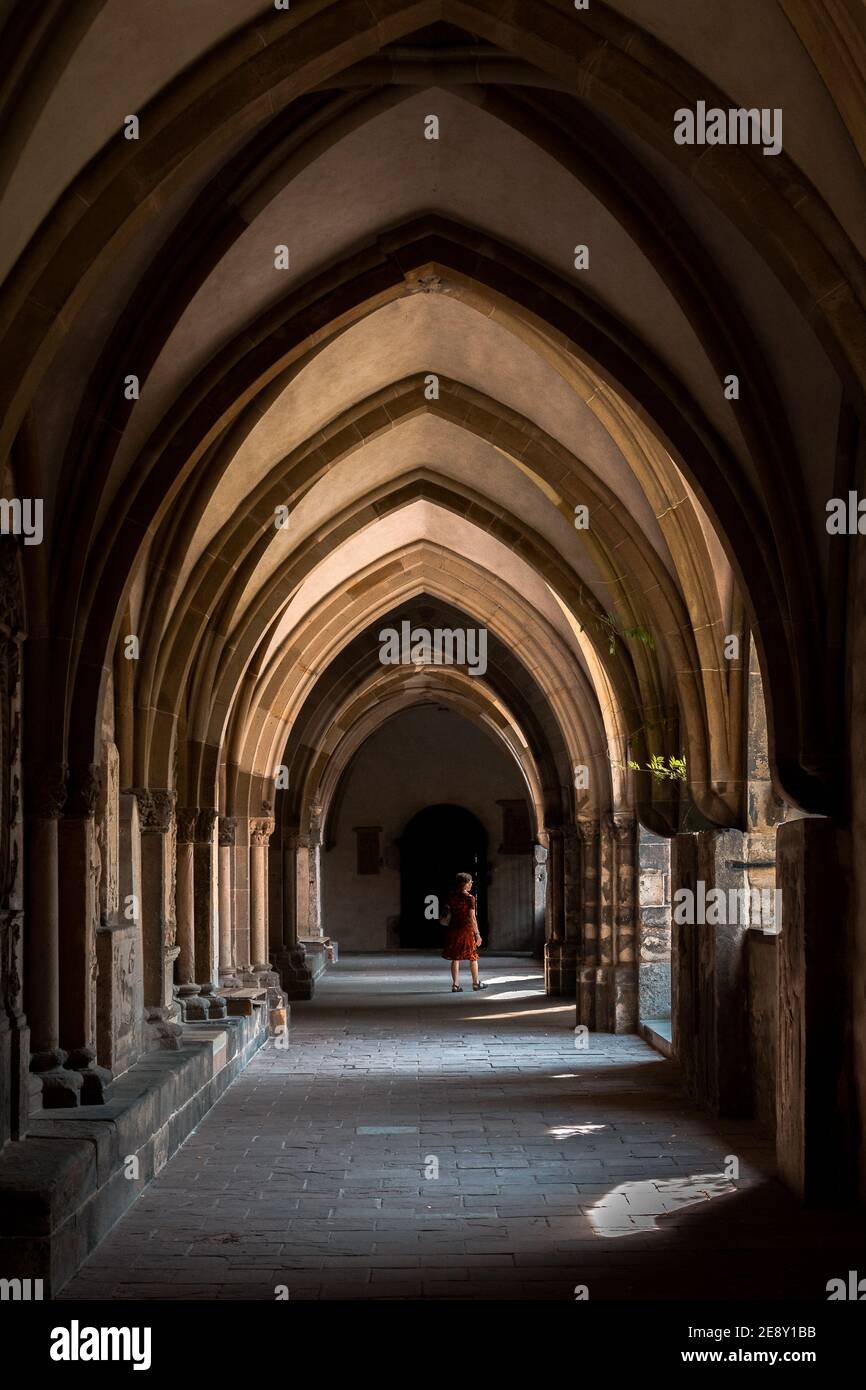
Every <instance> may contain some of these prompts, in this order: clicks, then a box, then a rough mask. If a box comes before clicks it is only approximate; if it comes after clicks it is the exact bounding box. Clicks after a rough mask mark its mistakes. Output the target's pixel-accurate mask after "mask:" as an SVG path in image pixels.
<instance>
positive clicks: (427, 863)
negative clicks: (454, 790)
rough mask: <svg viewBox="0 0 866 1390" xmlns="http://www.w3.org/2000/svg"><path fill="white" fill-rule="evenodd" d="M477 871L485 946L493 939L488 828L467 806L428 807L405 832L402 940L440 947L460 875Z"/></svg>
mask: <svg viewBox="0 0 866 1390" xmlns="http://www.w3.org/2000/svg"><path fill="white" fill-rule="evenodd" d="M459 873H467V874H471V875H472V892H473V893H474V895H475V903H476V915H477V918H478V926H479V928H480V929H481V938H482V941H483V942H484V944H485V945H487V944H488V938H489V917H488V910H487V905H488V868H487V831H486V830H485V828H484V826H483V825H482V823H481V821H480V820H479V819H478V817H477V816H475V815H473V813H472V812H471V811H468V810H467V809H466V807H465V806H456V805H450V804H448V803H445V804H442V805H438V806H425V808H424V810H423V811H419V812H418V813H417V815H414V816H413V817H412V819H411V820H410V821H409V824H408V825H407V826H406V829H405V830H404V832H403V834H402V836H401V837H400V928H399V934H400V945H401V947H402V948H404V949H406V948H415V949H418V948H422V947H431V946H438V945H439V944H440V943H441V940H442V928H441V926H440V925H439V913H437V912H436V911H435V908H436V907H437V906H438V907H439V909H440V911H442V910H443V905H444V903H445V900H446V898H447V896H448V894H449V893H450V892H451V891H452V890H453V888H454V882H455V878H456V875H457V874H459Z"/></svg>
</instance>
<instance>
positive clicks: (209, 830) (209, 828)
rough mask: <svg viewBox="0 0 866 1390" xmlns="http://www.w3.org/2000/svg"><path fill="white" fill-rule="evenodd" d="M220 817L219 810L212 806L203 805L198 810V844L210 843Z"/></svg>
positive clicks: (196, 839)
mask: <svg viewBox="0 0 866 1390" xmlns="http://www.w3.org/2000/svg"><path fill="white" fill-rule="evenodd" d="M218 818H219V812H218V811H216V810H214V809H213V808H212V807H210V806H206V807H202V808H200V809H199V810H198V811H197V812H196V818H195V842H196V844H197V845H209V844H210V842H211V840H212V839H213V832H214V827H215V826H216V823H217V820H218Z"/></svg>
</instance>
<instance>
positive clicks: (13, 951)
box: [0, 541, 40, 1148]
mask: <svg viewBox="0 0 866 1390" xmlns="http://www.w3.org/2000/svg"><path fill="white" fill-rule="evenodd" d="M0 596H2V600H3V602H2V604H0V759H2V761H0V1148H2V1146H3V1145H4V1144H5V1143H6V1141H7V1139H20V1138H21V1136H22V1135H23V1134H24V1132H25V1131H26V1128H27V1120H28V1116H29V1114H30V1104H31V1089H32V1090H33V1092H34V1093H35V1094H34V1096H33V1100H34V1106H35V1105H38V1103H39V1101H40V1087H39V1082H38V1081H37V1080H36V1078H35V1077H33V1078H32V1079H31V1075H30V1029H29V1027H28V1026H27V1017H26V1015H25V1013H24V990H23V980H24V912H23V905H24V904H23V874H22V868H23V865H22V856H23V850H24V843H23V835H22V825H21V642H22V640H23V636H24V633H23V625H22V622H21V608H20V601H19V600H20V587H19V578H18V563H17V556H16V554H15V553H14V551H11V550H10V546H9V542H8V541H7V542H6V544H5V545H4V546H3V547H2V550H0Z"/></svg>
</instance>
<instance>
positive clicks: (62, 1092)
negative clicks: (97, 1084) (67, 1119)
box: [30, 1048, 84, 1110]
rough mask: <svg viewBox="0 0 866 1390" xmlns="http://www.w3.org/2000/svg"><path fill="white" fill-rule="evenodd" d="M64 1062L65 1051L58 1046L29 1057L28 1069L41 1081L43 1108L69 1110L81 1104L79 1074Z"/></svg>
mask: <svg viewBox="0 0 866 1390" xmlns="http://www.w3.org/2000/svg"><path fill="white" fill-rule="evenodd" d="M65 1063H66V1053H65V1052H63V1051H61V1050H60V1049H59V1048H58V1049H57V1050H56V1051H54V1052H39V1053H35V1054H34V1055H33V1056H32V1057H31V1059H30V1070H31V1072H33V1073H35V1075H36V1076H37V1077H38V1079H39V1081H40V1083H41V1087H42V1108H43V1110H69V1109H70V1108H71V1107H72V1106H77V1105H80V1104H81V1089H82V1086H83V1084H84V1083H83V1081H82V1079H81V1074H80V1072H77V1071H75V1070H73V1069H72V1068H68V1069H67V1067H66V1065H65Z"/></svg>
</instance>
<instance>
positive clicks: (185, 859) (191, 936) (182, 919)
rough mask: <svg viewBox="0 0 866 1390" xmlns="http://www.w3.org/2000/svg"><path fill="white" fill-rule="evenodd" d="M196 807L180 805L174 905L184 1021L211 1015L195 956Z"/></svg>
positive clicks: (179, 983)
mask: <svg viewBox="0 0 866 1390" xmlns="http://www.w3.org/2000/svg"><path fill="white" fill-rule="evenodd" d="M197 815H198V812H197V810H196V808H195V807H190V806H179V807H178V808H177V868H176V874H175V890H174V905H175V913H176V920H177V946H178V956H177V962H176V964H175V979H176V981H177V997H178V1001H179V1003H180V1009H181V1014H182V1017H183V1020H184V1022H185V1023H193V1022H198V1021H200V1020H201V1019H205V1018H207V1017H208V1004H207V1001H206V1000H205V999H204V998H203V996H202V994H201V991H200V989H199V986H198V981H197V980H196V977H195V974H196V959H195V850H194V846H195V823H196V817H197Z"/></svg>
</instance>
